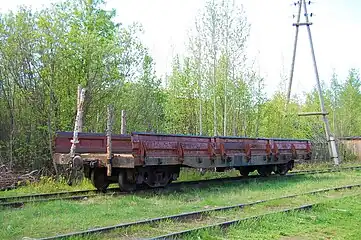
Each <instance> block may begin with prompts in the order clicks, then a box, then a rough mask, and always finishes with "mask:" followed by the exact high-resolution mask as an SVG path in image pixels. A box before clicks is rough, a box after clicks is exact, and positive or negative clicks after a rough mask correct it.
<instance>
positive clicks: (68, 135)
mask: <svg viewBox="0 0 361 240" xmlns="http://www.w3.org/2000/svg"><path fill="white" fill-rule="evenodd" d="M78 138H79V143H78V144H76V150H75V152H76V153H106V152H107V148H106V147H107V138H106V135H105V134H98V133H79V136H78ZM72 139H73V133H72V132H58V133H56V135H55V139H54V148H55V149H54V152H55V153H69V151H70V147H71V142H70V141H71V140H72ZM112 152H113V153H132V142H131V136H130V135H112Z"/></svg>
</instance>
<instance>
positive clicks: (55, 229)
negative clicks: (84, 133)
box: [0, 171, 361, 239]
mask: <svg viewBox="0 0 361 240" xmlns="http://www.w3.org/2000/svg"><path fill="white" fill-rule="evenodd" d="M360 182H361V172H360V171H346V172H336V173H329V174H317V175H306V176H296V177H292V178H277V179H270V180H269V181H258V180H256V179H255V180H251V181H250V182H249V183H246V184H245V183H227V184H224V185H223V186H222V185H214V186H212V187H208V188H204V189H192V188H189V187H187V189H184V191H180V192H172V193H168V194H167V193H166V192H164V193H162V194H161V195H157V194H148V195H142V196H135V195H127V196H122V197H116V198H114V197H95V198H91V199H89V200H86V201H79V202H78V201H77V202H74V201H54V202H46V203H33V204H27V205H25V207H23V208H21V209H0V219H2V221H0V239H20V238H22V237H45V236H52V235H56V234H60V233H67V232H72V231H78V230H85V229H89V228H94V227H101V226H108V225H114V224H118V223H121V222H129V221H136V220H140V219H145V218H152V217H160V216H165V215H170V214H177V213H181V212H188V211H195V210H201V209H206V208H213V207H217V206H226V205H233V204H239V203H246V202H251V201H255V200H260V199H265V198H273V197H277V196H283V195H289V194H294V193H301V192H306V191H311V190H314V189H319V188H326V187H335V186H341V185H347V184H356V183H360Z"/></svg>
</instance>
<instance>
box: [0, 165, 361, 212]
mask: <svg viewBox="0 0 361 240" xmlns="http://www.w3.org/2000/svg"><path fill="white" fill-rule="evenodd" d="M359 169H361V166H353V167H343V168H329V169H321V170H300V171H293V172H290V173H288V174H287V175H284V176H277V175H271V176H270V177H261V176H259V175H251V176H248V177H226V178H214V179H207V180H201V181H181V182H174V183H172V184H170V185H169V186H167V187H166V189H167V190H178V189H180V188H181V187H184V186H193V187H199V186H202V187H205V186H209V185H211V184H214V183H220V182H222V183H224V182H233V181H249V180H252V179H262V180H269V179H274V178H280V177H294V176H302V175H309V174H322V173H332V172H340V171H348V170H359ZM159 190H160V191H162V190H163V189H162V188H161V189H142V190H140V191H139V192H136V194H142V193H149V192H150V191H159ZM125 194H127V193H126V192H119V189H118V188H110V189H108V191H107V193H101V192H99V191H98V190H93V189H91V190H77V191H69V192H55V193H39V194H31V195H19V196H10V197H1V198H0V207H20V206H23V205H24V204H25V203H32V202H48V201H55V200H82V199H87V198H91V197H96V196H119V195H125Z"/></svg>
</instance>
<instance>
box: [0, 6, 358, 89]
mask: <svg viewBox="0 0 361 240" xmlns="http://www.w3.org/2000/svg"><path fill="white" fill-rule="evenodd" d="M0 1H1V4H0V11H1V12H6V11H8V10H10V9H11V10H15V9H16V7H17V6H18V5H22V4H25V5H31V6H32V7H33V8H41V7H42V6H48V5H49V3H50V2H55V1H56V0H52V1H50V0H32V1H29V0H28V1H26V0H12V1H5V0H0ZM235 1H236V3H237V4H239V5H241V4H242V5H243V7H244V10H245V13H246V16H247V19H248V22H249V23H250V24H251V31H250V38H249V39H248V48H247V51H248V56H249V58H250V59H255V62H256V70H257V71H259V74H260V75H261V76H262V77H264V79H265V86H266V93H267V95H268V96H270V95H272V94H273V93H274V92H275V91H276V90H277V89H279V84H280V80H281V77H280V76H281V74H282V75H286V76H289V74H290V68H291V59H292V53H293V42H294V38H295V27H293V26H292V23H293V22H294V21H295V19H293V18H292V15H293V14H296V12H297V7H295V6H293V5H292V3H293V2H294V1H291V0H272V1H269V0H268V1H267V0H235ZM205 2H206V0H107V5H106V8H108V9H111V8H115V9H116V10H117V18H116V21H119V22H122V23H124V24H131V23H132V22H139V23H141V24H142V25H143V28H144V34H143V36H142V40H143V43H144V44H145V45H146V46H147V47H148V48H149V51H150V53H151V56H152V57H153V58H154V60H155V62H156V72H157V74H158V75H159V76H160V77H161V76H164V75H165V74H166V73H167V72H168V73H169V72H170V70H171V61H172V58H173V56H174V55H175V54H180V55H182V54H184V53H185V51H186V47H185V44H186V42H187V40H188V31H189V30H190V29H191V28H192V27H194V21H195V17H196V16H197V14H198V13H199V11H200V10H201V9H202V7H203V6H204V4H205ZM360 11H361V1H359V0H315V1H314V3H313V4H311V5H310V6H308V12H309V13H311V12H312V13H313V14H314V17H312V18H310V21H311V22H312V23H313V25H312V26H311V33H312V38H313V42H314V48H315V53H316V61H317V66H318V70H319V75H320V79H321V80H323V81H324V82H325V83H326V84H329V83H330V79H331V77H332V75H333V73H336V74H337V75H338V77H339V78H340V79H341V80H345V79H346V77H347V74H348V71H349V69H350V68H356V69H361V58H360V56H361V44H360V43H361V14H359V13H360ZM302 19H304V18H303V17H301V21H302ZM315 84H316V78H315V73H314V68H313V62H312V57H311V51H310V45H309V40H308V35H307V29H306V27H301V28H300V32H299V39H298V47H297V56H296V65H295V72H294V82H293V87H292V94H302V93H303V92H304V91H310V90H311V89H312V87H313V86H314V85H315Z"/></svg>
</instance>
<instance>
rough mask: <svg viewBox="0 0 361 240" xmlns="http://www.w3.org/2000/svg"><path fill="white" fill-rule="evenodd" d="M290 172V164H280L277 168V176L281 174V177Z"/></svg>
mask: <svg viewBox="0 0 361 240" xmlns="http://www.w3.org/2000/svg"><path fill="white" fill-rule="evenodd" d="M288 170H289V167H288V164H287V163H285V164H279V165H277V166H276V171H275V173H276V174H279V175H286V173H287V172H288Z"/></svg>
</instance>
